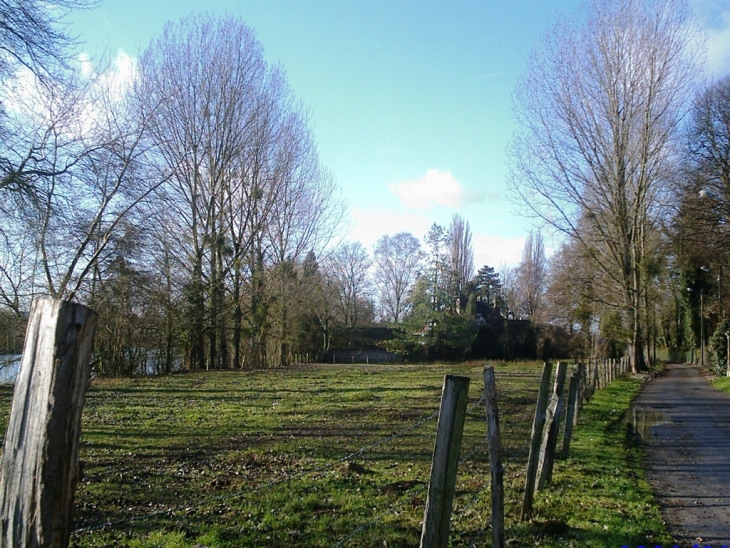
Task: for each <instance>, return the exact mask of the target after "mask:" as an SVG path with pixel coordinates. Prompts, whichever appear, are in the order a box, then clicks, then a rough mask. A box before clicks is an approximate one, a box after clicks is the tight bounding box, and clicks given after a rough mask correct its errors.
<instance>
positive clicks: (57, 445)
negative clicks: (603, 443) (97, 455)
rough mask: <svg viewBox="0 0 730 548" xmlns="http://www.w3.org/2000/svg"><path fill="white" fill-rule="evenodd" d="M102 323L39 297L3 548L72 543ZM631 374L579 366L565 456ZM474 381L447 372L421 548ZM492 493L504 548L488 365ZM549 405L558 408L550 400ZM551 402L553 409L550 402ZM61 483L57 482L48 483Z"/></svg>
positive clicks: (4, 478)
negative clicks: (600, 395) (583, 413)
mask: <svg viewBox="0 0 730 548" xmlns="http://www.w3.org/2000/svg"><path fill="white" fill-rule="evenodd" d="M96 321H97V317H96V314H95V313H94V312H92V311H91V310H89V309H88V308H86V307H84V306H82V305H78V304H74V303H70V302H64V301H59V300H56V299H38V300H36V301H35V302H34V303H33V305H32V308H31V313H30V317H29V320H28V328H27V332H26V341H25V348H24V351H23V361H22V364H21V368H20V373H19V375H18V379H17V381H16V387H15V396H14V397H13V404H12V409H11V412H10V419H9V422H8V430H7V434H6V436H5V444H4V452H3V456H2V461H0V474H1V477H0V523H2V525H3V526H2V538H0V546H7V547H21V546H22V547H26V546H54V547H60V548H64V547H66V546H68V543H69V537H70V527H71V511H72V508H73V498H74V491H75V487H76V483H77V482H78V480H79V475H80V474H79V439H80V431H81V411H82V409H83V405H84V397H85V392H86V388H87V385H88V380H89V372H90V366H89V361H90V356H91V347H92V343H93V338H94V331H95V329H96ZM627 371H628V362H627V361H626V360H621V361H618V362H617V361H615V360H610V361H606V362H603V363H599V362H589V363H588V364H578V365H577V366H576V369H575V370H574V371H573V374H572V377H571V380H570V385H569V395H568V405H567V410H568V411H567V418H566V428H565V430H564V432H565V437H564V442H563V452H565V453H567V451H568V448H569V446H570V435H571V432H572V426H573V425H575V424H576V421H577V417H578V413H579V409H580V408H581V406H582V404H583V403H584V402H586V401H588V399H589V398H590V397H591V396H592V395H593V393H594V392H595V391H596V390H599V389H601V388H603V387H605V386H606V385H607V384H609V383H610V382H611V381H613V380H614V379H616V378H618V377H619V376H620V375H622V374H623V373H625V372H627ZM566 372H567V365H566V364H565V363H563V362H559V363H558V367H557V372H556V375H555V382H554V386H553V390H552V397H550V398H549V383H550V379H551V375H552V364H549V363H546V364H545V365H544V367H543V371H542V379H541V383H540V390H539V393H538V400H537V409H536V411H535V418H534V421H533V427H532V440H531V444H530V457H529V460H528V468H527V483H526V487H525V498H524V503H523V507H522V519H527V518H528V517H529V516H530V514H531V512H532V500H533V497H534V492H535V487H536V486H537V488H538V489H542V488H543V487H544V486H546V485H548V484H549V482H550V477H551V474H552V466H553V461H554V456H555V447H556V444H557V437H558V428H559V421H560V416H561V409H562V399H563V397H562V395H563V384H564V382H565V377H566ZM469 382H470V379H469V378H468V377H457V376H453V375H447V376H446V377H445V378H444V385H443V391H442V397H441V406H440V409H439V419H438V427H437V436H436V443H435V446H434V453H433V462H432V465H431V477H430V481H429V487H428V495H427V499H426V509H425V512H424V520H423V529H422V533H421V547H422V548H436V547H439V548H440V547H446V546H447V545H448V541H449V529H450V522H451V511H452V508H453V501H454V494H455V489H456V473H457V468H458V464H459V453H460V450H461V438H462V433H463V428H464V421H465V419H466V405H467V400H468V392H469ZM484 389H485V402H486V419H487V431H488V432H487V435H488V446H489V458H490V470H491V490H492V546H493V547H495V548H503V547H504V542H505V541H504V496H503V493H504V490H503V466H502V449H501V441H500V433H499V413H498V408H497V389H496V382H495V377H494V368H493V367H492V366H490V365H488V366H486V367H485V368H484ZM548 399H549V402H548ZM548 403H549V405H548ZM48 478H54V481H47V480H48Z"/></svg>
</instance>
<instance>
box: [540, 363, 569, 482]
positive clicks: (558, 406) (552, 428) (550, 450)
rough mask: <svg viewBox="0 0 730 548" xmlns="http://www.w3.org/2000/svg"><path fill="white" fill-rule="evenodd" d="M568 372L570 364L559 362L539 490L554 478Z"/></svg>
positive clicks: (542, 452) (542, 459)
mask: <svg viewBox="0 0 730 548" xmlns="http://www.w3.org/2000/svg"><path fill="white" fill-rule="evenodd" d="M567 371H568V364H567V363H565V362H558V368H557V370H556V371H555V385H554V386H553V397H552V400H551V401H550V405H549V406H548V410H547V421H546V423H545V432H544V433H543V437H544V439H543V442H542V447H541V448H540V461H539V462H538V465H537V476H538V478H539V480H538V483H537V488H538V489H543V488H544V487H546V486H547V485H549V484H550V481H551V480H552V478H553V463H554V462H555V448H556V446H557V443H558V429H559V428H560V412H561V411H562V407H563V386H564V384H565V374H566V373H567Z"/></svg>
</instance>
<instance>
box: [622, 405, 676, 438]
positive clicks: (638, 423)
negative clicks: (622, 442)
mask: <svg viewBox="0 0 730 548" xmlns="http://www.w3.org/2000/svg"><path fill="white" fill-rule="evenodd" d="M626 422H627V423H628V425H629V426H630V427H631V429H632V430H633V432H634V433H636V434H638V435H639V436H641V439H642V441H644V442H645V443H646V442H649V441H651V440H652V439H653V438H654V436H653V435H652V429H653V428H656V427H659V426H663V425H665V424H671V422H672V421H670V420H669V418H668V417H667V415H666V413H664V412H663V411H661V410H660V409H657V408H656V407H646V406H643V405H633V406H631V408H630V409H629V410H628V411H627V413H626Z"/></svg>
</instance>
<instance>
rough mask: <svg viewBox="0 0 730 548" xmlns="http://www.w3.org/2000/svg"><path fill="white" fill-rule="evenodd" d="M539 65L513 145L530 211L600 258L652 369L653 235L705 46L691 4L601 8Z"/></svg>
mask: <svg viewBox="0 0 730 548" xmlns="http://www.w3.org/2000/svg"><path fill="white" fill-rule="evenodd" d="M581 14H582V15H585V19H581V20H578V21H560V22H558V23H557V24H556V25H555V26H554V27H553V28H552V29H551V30H550V31H549V32H548V34H547V35H546V36H545V38H544V39H543V40H542V42H541V43H540V44H539V46H538V47H537V48H536V49H535V50H534V51H533V53H532V54H531V56H530V58H529V59H528V69H527V72H526V74H525V75H524V77H523V78H522V81H521V83H520V84H519V87H518V89H517V92H516V95H515V99H516V101H515V102H516V111H517V117H518V122H519V125H520V130H519V132H518V134H517V135H516V136H515V138H514V140H513V142H512V145H511V157H512V172H511V173H512V175H511V179H512V183H513V187H514V188H515V190H516V192H517V197H518V199H519V201H520V203H525V204H527V205H528V206H529V207H530V208H531V210H532V212H533V213H534V214H536V215H537V216H538V217H540V218H541V219H543V220H544V221H546V222H547V223H548V224H550V225H552V226H553V227H554V228H556V229H558V230H559V231H562V232H563V233H564V234H565V235H567V236H568V237H569V238H571V239H574V240H576V241H578V242H580V244H581V245H582V246H583V247H584V248H585V249H586V250H587V251H588V252H589V253H590V256H591V258H592V260H593V261H594V262H595V263H596V266H597V268H598V269H600V270H601V271H602V272H603V273H604V274H605V276H606V277H607V279H609V280H611V282H612V286H613V291H612V293H613V298H612V299H611V300H612V303H611V304H612V306H614V307H615V308H616V310H618V311H619V313H620V316H621V321H622V323H623V326H624V330H625V333H626V336H625V339H624V342H625V343H626V344H627V346H628V354H629V356H630V358H631V362H632V365H633V368H634V370H639V369H641V368H642V367H643V366H644V363H645V360H644V353H643V351H644V346H645V345H644V338H645V331H646V325H645V317H646V316H645V314H644V309H645V304H646V303H645V299H644V297H645V295H646V285H647V283H648V282H649V281H650V278H649V277H647V275H646V270H645V269H646V266H647V264H648V263H649V262H650V261H651V260H652V256H653V254H654V250H653V249H652V247H651V242H652V235H653V234H654V233H655V232H656V231H657V229H658V219H659V218H661V216H662V213H663V212H662V210H661V205H662V202H663V198H664V197H665V194H666V192H667V188H668V187H667V183H668V181H671V180H672V177H673V176H674V169H675V165H676V164H675V162H674V159H675V158H674V157H675V155H676V137H677V134H678V130H679V125H680V122H681V120H682V117H683V114H684V113H685V112H686V106H687V99H688V96H689V94H690V92H691V87H692V85H693V82H694V79H695V77H696V75H697V72H698V68H699V64H700V59H701V55H700V53H701V48H700V47H699V44H700V41H699V40H698V38H697V30H696V26H695V25H694V24H693V20H692V17H691V13H690V10H689V8H688V6H687V4H686V2H685V1H684V0H649V1H646V2H645V1H640V0H621V1H619V2H613V1H607V0H593V1H590V2H588V3H587V4H586V5H585V8H584V10H583V11H582V12H581Z"/></svg>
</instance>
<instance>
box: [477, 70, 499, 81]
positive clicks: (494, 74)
mask: <svg viewBox="0 0 730 548" xmlns="http://www.w3.org/2000/svg"><path fill="white" fill-rule="evenodd" d="M500 74H502V73H501V72H490V73H489V74H482V75H481V76H476V77H474V78H469V81H470V82H471V81H472V80H481V79H483V78H491V77H492V76H499V75H500Z"/></svg>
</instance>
